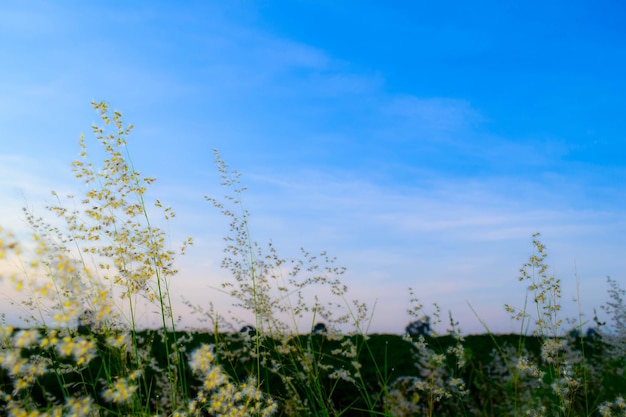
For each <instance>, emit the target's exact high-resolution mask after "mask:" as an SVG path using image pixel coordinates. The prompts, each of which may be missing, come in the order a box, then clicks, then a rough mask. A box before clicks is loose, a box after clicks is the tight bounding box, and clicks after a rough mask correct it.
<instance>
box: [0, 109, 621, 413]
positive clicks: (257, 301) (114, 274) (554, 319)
mask: <svg viewBox="0 0 626 417" xmlns="http://www.w3.org/2000/svg"><path fill="white" fill-rule="evenodd" d="M93 105H94V108H95V109H96V110H97V111H98V112H99V113H100V115H101V117H102V123H103V126H102V127H100V126H94V127H93V132H94V134H95V136H96V138H97V141H98V143H99V145H100V146H101V148H102V150H103V151H104V153H105V155H106V156H105V158H104V159H103V161H102V162H95V161H91V160H90V159H89V155H88V146H87V143H86V141H85V139H84V138H82V139H81V142H80V146H81V150H82V151H81V152H82V153H81V158H80V159H79V160H77V161H74V163H73V167H74V172H75V175H76V178H77V179H78V180H79V181H80V182H82V183H83V184H84V185H85V187H86V190H87V191H86V192H85V195H84V196H81V197H79V198H77V197H68V199H65V198H61V197H58V204H57V205H53V206H51V207H49V210H50V212H51V214H53V216H54V217H53V218H54V219H55V220H54V222H50V221H48V220H46V219H44V218H38V217H37V218H36V217H34V216H33V215H32V214H30V213H29V212H28V211H26V220H27V221H28V222H29V224H30V226H31V228H32V230H33V240H32V241H29V242H24V241H18V240H16V238H15V237H14V236H13V235H12V234H11V233H10V232H9V231H6V230H4V229H0V262H2V267H3V271H4V272H3V275H2V281H3V282H4V283H6V284H10V285H12V286H13V287H14V288H15V290H16V291H19V292H21V293H22V294H23V295H24V299H23V301H22V306H23V307H24V309H25V311H27V312H28V314H27V316H25V317H24V319H25V320H28V323H29V327H28V328H24V329H15V328H12V327H11V326H8V325H7V324H4V323H3V325H2V327H0V347H1V350H0V377H1V379H0V407H1V410H2V415H9V416H156V415H159V416H188V415H189V416H196V415H197V416H200V415H210V416H269V415H284V416H341V415H345V416H357V415H358V416H360V415H367V416H505V415H506V416H509V415H512V416H534V415H536V416H540V415H541V416H624V415H626V403H625V402H624V399H623V397H622V396H623V394H624V393H626V379H625V378H626V377H625V375H624V367H625V366H626V363H625V362H626V350H625V349H626V326H625V324H626V307H625V306H624V302H623V299H624V296H625V291H624V290H623V289H622V288H621V287H620V285H619V284H618V282H617V281H615V280H611V279H609V280H608V301H607V303H606V305H605V306H603V309H604V312H605V313H606V315H607V316H608V317H610V319H611V321H610V322H609V323H601V322H600V321H599V320H597V319H596V320H595V321H594V322H593V323H582V322H580V320H577V319H576V318H575V319H574V320H573V321H570V320H568V319H569V318H566V317H565V318H564V317H561V304H560V303H561V283H560V280H559V279H558V278H557V277H555V276H553V275H550V274H549V273H548V266H547V264H546V262H545V260H546V256H547V253H546V248H545V246H544V245H543V244H542V243H541V240H540V238H539V235H536V236H534V241H533V254H532V256H531V257H530V258H529V259H528V261H527V262H525V263H523V265H522V268H521V269H520V276H519V280H520V281H522V285H524V287H525V288H527V289H528V293H527V299H526V300H527V303H526V305H525V306H524V307H523V308H522V309H521V310H520V309H516V308H513V307H511V306H508V305H507V306H506V310H507V312H508V314H510V316H511V319H512V320H517V321H519V324H520V329H522V331H521V333H522V334H519V335H494V334H491V333H489V331H488V330H487V329H488V323H485V327H486V331H485V334H484V335H480V336H464V335H463V334H462V332H461V330H460V329H459V327H458V324H457V323H456V322H455V321H454V319H453V318H452V317H450V320H449V324H448V325H447V327H448V330H447V331H445V332H443V334H437V333H433V334H429V333H427V332H425V333H424V334H419V333H416V334H412V335H408V334H407V335H405V336H398V335H367V334H366V332H365V331H364V330H363V329H365V328H366V324H367V321H368V319H369V318H370V317H369V312H368V308H367V307H368V306H366V305H365V304H363V303H360V302H359V301H357V300H354V301H352V300H348V298H347V297H348V293H347V291H348V289H347V288H346V287H345V286H344V285H343V283H342V280H341V278H342V274H343V272H344V269H343V268H341V267H339V266H337V265H336V264H335V262H334V259H333V258H332V257H330V256H329V255H327V254H326V253H322V254H319V255H313V254H310V253H307V252H305V251H303V252H302V257H301V258H300V259H297V260H286V259H283V258H282V257H281V256H280V255H279V254H278V252H277V250H276V249H275V248H274V247H273V246H272V245H271V244H270V245H265V246H264V245H260V244H258V243H257V242H255V241H253V240H252V239H251V238H250V235H249V231H248V213H247V211H246V210H245V209H243V208H242V193H243V191H244V189H243V187H242V186H241V185H240V184H239V182H238V177H237V174H236V173H234V172H232V171H230V170H229V168H228V166H227V165H226V164H225V163H224V161H222V160H221V158H219V155H218V154H217V153H216V163H217V168H218V170H219V171H220V173H221V175H222V179H223V184H224V186H225V188H226V190H227V191H228V195H227V197H226V198H224V199H223V200H219V199H215V198H211V197H207V200H208V201H209V202H211V203H212V204H213V206H214V207H215V208H216V209H217V210H219V211H221V212H222V213H223V214H224V215H225V216H226V219H227V221H228V222H229V223H230V226H231V234H230V235H229V236H227V237H226V248H225V254H224V261H223V267H224V268H226V269H227V270H229V271H230V272H231V273H232V280H231V281H229V282H226V283H225V284H224V289H225V291H227V292H228V294H229V295H230V296H232V297H233V298H234V299H235V300H236V304H237V305H238V306H239V307H240V308H244V309H246V310H248V311H249V312H250V313H251V314H252V317H254V325H253V326H251V327H248V328H246V330H245V331H239V328H240V326H241V323H240V322H238V321H237V318H236V317H232V318H228V317H224V316H221V315H219V314H218V313H216V312H215V311H213V310H212V309H210V308H209V309H208V311H206V312H205V311H204V310H203V307H202V306H191V307H192V308H195V310H196V311H198V312H200V313H201V314H203V315H204V316H205V318H206V320H207V321H208V322H209V323H211V325H212V331H211V332H205V333H190V332H185V331H183V329H178V328H177V322H176V320H175V314H174V312H173V311H172V305H173V304H172V301H171V298H170V291H169V283H170V279H171V278H172V277H173V276H175V275H176V273H177V271H176V270H175V268H174V261H175V258H176V256H178V255H181V254H184V252H185V250H186V248H187V247H188V246H189V245H191V244H193V240H192V239H191V238H189V239H187V240H186V241H184V242H183V243H182V245H181V247H180V250H179V252H178V253H176V252H174V251H172V250H170V249H167V248H169V247H170V245H169V243H168V235H167V234H166V233H165V232H164V231H163V230H161V229H160V228H158V227H156V226H155V219H156V218H159V219H160V221H161V220H165V221H169V219H171V218H172V217H173V216H174V212H173V211H172V210H171V209H170V208H164V207H163V206H162V204H161V202H160V201H158V200H157V201H156V202H154V203H150V204H149V203H147V202H146V201H145V199H144V197H145V193H146V190H147V189H148V187H149V186H150V184H152V183H153V182H154V179H152V178H147V177H142V176H141V175H140V174H139V172H138V171H136V170H135V168H134V167H133V164H132V160H131V159H130V156H129V153H128V150H127V147H126V138H127V136H128V135H129V134H130V132H131V130H132V126H126V125H125V124H124V123H123V121H122V116H121V114H119V113H118V112H113V113H111V112H110V111H109V109H108V107H107V105H106V104H104V103H94V104H93ZM68 207H72V208H71V209H70V208H68ZM154 216H157V217H154ZM59 220H60V221H61V224H62V225H61V226H58V224H59ZM317 294H325V296H324V298H323V299H322V297H321V296H320V298H318V297H316V296H315V295H317ZM407 294H409V295H411V296H412V301H411V302H412V304H411V305H409V306H407V308H408V310H409V312H410V314H412V316H413V318H414V319H415V320H421V321H422V322H425V321H426V320H427V315H426V313H425V312H424V309H423V307H422V305H421V304H420V302H419V300H418V299H417V298H416V297H415V296H413V291H412V290H410V289H407ZM311 295H313V296H311ZM138 300H141V302H148V303H151V304H152V305H153V306H155V307H156V310H157V311H158V312H159V321H160V323H161V328H160V329H159V330H151V331H147V330H142V329H141V328H140V327H139V324H138V322H137V315H136V310H137V303H138ZM504 314H507V313H504ZM305 317H313V318H314V320H313V322H312V326H311V327H313V324H314V323H316V322H320V323H324V326H323V329H322V330H320V331H318V332H316V333H315V334H302V332H301V331H300V329H298V328H297V326H296V325H295V324H294V323H297V322H299V321H301V320H302V319H303V318H305ZM428 319H429V320H431V323H432V324H433V327H434V328H438V327H441V326H442V319H441V317H440V313H439V312H438V309H437V308H435V313H432V314H430V317H428ZM443 326H444V327H446V326H445V324H444V325H443ZM346 328H348V329H349V330H346ZM589 329H591V330H589ZM305 333H307V332H305Z"/></svg>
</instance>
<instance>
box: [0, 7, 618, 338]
mask: <svg viewBox="0 0 626 417" xmlns="http://www.w3.org/2000/svg"><path fill="white" fill-rule="evenodd" d="M625 19H626V5H624V4H623V3H622V2H618V1H595V2H584V1H567V2H566V1H555V2H539V1H530V2H523V3H520V2H512V1H484V2H470V3H468V2H460V1H456V2H455V1H442V2H425V1H415V2H413V1H397V2H371V1H359V2H356V1H342V2H330V1H291V2H279V1H256V2H255V1H228V2H227V1H215V2H204V1H188V2H176V3H174V2H164V1H150V2H148V1H141V2H122V1H112V2H107V3H106V4H103V3H97V2H79V1H55V2H49V1H5V2H2V4H1V5H0V63H1V64H0V145H1V146H2V152H1V153H0V199H1V200H2V202H3V204H2V207H0V225H1V226H3V227H5V228H7V229H10V230H14V231H16V232H18V233H20V232H23V231H25V230H26V228H25V225H24V223H23V221H22V220H20V219H21V218H22V212H21V207H22V206H23V205H24V204H27V205H28V206H29V207H32V208H33V209H34V210H35V212H36V213H38V214H40V215H42V214H45V210H44V207H45V205H46V203H49V202H51V196H50V191H51V190H56V191H58V192H60V193H62V192H64V191H67V192H75V190H76V185H77V183H76V182H75V181H74V180H73V179H72V175H71V161H72V160H73V159H74V158H75V157H76V156H77V155H78V153H79V150H78V146H77V143H78V138H79V135H80V133H83V132H84V133H85V134H86V136H87V139H88V140H91V139H92V136H91V133H90V126H91V125H92V123H94V122H98V116H97V114H96V113H95V112H94V111H93V110H92V109H91V106H90V104H89V103H90V101H92V100H104V101H106V102H108V103H109V104H110V105H111V107H112V108H114V109H117V110H119V111H121V112H122V113H123V115H124V118H125V120H126V121H127V122H129V123H132V124H134V125H135V127H136V128H135V131H134V132H133V134H132V136H131V138H130V143H129V148H130V151H131V153H132V157H133V161H134V164H135V166H136V167H137V169H138V170H139V171H140V172H141V173H142V174H145V175H149V176H155V177H157V178H158V181H157V183H156V184H155V187H154V190H153V192H154V195H156V196H158V198H160V199H161V201H163V202H164V203H165V204H168V205H171V206H173V207H174V209H175V210H176V212H177V215H178V216H177V218H176V219H175V222H173V223H172V224H171V227H172V237H173V239H174V240H176V239H178V240H182V239H183V238H184V237H186V236H187V235H191V236H193V237H194V239H195V240H196V245H195V246H194V247H192V248H191V249H190V251H189V253H188V255H186V257H185V258H184V259H183V260H181V273H180V276H179V277H178V280H177V281H176V283H175V284H174V287H175V290H176V292H177V294H175V295H174V296H175V297H179V295H180V294H184V295H185V296H186V297H187V298H189V299H191V300H192V301H193V302H195V303H198V304H203V305H205V306H206V304H207V303H208V301H214V302H215V303H216V305H221V304H224V305H225V304H226V303H227V301H226V300H225V299H224V296H223V295H222V294H221V293H219V292H218V291H215V290H214V287H216V286H218V285H219V282H220V280H222V279H223V278H225V277H226V276H227V274H226V272H225V271H221V270H220V269H219V262H220V259H221V256H222V254H221V249H220V247H221V245H222V242H221V237H222V235H223V234H224V233H225V232H226V231H227V229H228V224H227V220H225V219H221V218H220V217H219V216H218V215H217V214H216V213H215V211H214V210H212V208H211V206H210V205H209V204H207V203H206V202H205V201H204V199H203V196H204V195H205V194H211V195H217V196H219V195H221V194H223V191H222V190H221V189H220V186H219V183H220V180H219V176H218V174H217V171H216V169H215V166H214V163H213V154H212V150H213V149H214V148H216V149H218V150H219V152H220V154H221V156H222V157H223V158H224V159H225V161H226V162H227V163H228V164H229V166H230V167H231V168H233V169H236V170H238V171H239V172H240V173H241V174H242V182H243V183H244V185H246V186H247V187H248V191H247V193H246V195H245V196H244V199H245V204H246V206H247V208H248V209H249V210H250V211H251V213H252V217H251V219H250V220H251V222H252V232H253V238H255V239H256V240H258V241H259V242H260V243H264V242H268V241H270V240H271V241H272V242H273V244H274V245H275V246H276V247H277V249H278V250H279V252H281V253H284V254H285V256H287V257H290V256H296V255H297V250H298V248H300V247H305V248H306V249H308V250H310V251H311V252H320V251H323V250H327V251H328V252H329V253H330V254H332V255H334V256H337V258H338V263H339V264H341V265H344V266H346V267H347V273H346V275H345V277H344V279H345V283H346V284H347V285H348V286H349V287H350V289H351V291H350V294H351V295H350V297H356V298H359V299H361V300H362V301H365V302H367V303H368V304H370V305H371V306H373V305H374V304H375V311H374V316H373V319H372V323H371V326H370V332H378V333H401V332H402V331H403V330H404V327H405V326H406V325H407V323H408V322H409V321H410V320H411V318H410V317H409V316H408V314H407V313H406V310H407V309H408V308H409V307H410V304H409V295H408V291H407V288H408V287H413V288H415V289H416V292H417V295H418V297H419V298H420V300H421V301H422V302H423V303H424V304H425V305H426V307H427V309H428V308H429V306H430V304H432V303H433V302H437V303H439V304H440V306H441V308H442V310H443V311H444V314H445V312H446V311H447V310H452V312H453V315H454V317H455V318H456V319H457V320H458V321H459V322H460V325H461V328H462V329H463V330H464V331H465V332H466V333H481V332H483V331H484V329H483V328H482V327H481V324H480V322H479V320H478V319H477V318H476V317H475V316H474V313H473V312H472V310H471V309H470V307H469V306H468V303H469V304H471V306H472V307H473V308H474V309H475V310H476V312H477V313H478V314H479V316H480V317H481V319H483V320H484V321H485V322H486V323H487V324H488V325H489V327H490V328H491V330H493V331H496V332H515V331H517V330H519V327H518V324H517V323H512V322H511V321H510V320H509V319H508V315H507V313H505V311H504V307H503V305H504V303H509V304H512V305H517V306H521V305H522V304H523V302H524V293H525V288H526V286H527V284H524V283H519V282H518V281H517V277H518V273H519V269H520V267H521V266H522V264H523V263H524V262H526V260H527V259H528V256H529V255H530V254H531V251H532V245H531V242H532V234H533V233H534V232H541V234H542V240H543V242H544V243H545V244H546V245H547V250H548V253H549V257H548V259H547V261H548V263H550V264H551V265H553V267H554V269H553V271H554V273H555V274H556V275H557V276H558V277H559V278H561V279H562V281H563V307H564V316H569V317H573V316H576V315H577V314H578V303H576V302H574V301H573V299H574V298H576V297H577V293H578V290H577V278H578V280H579V286H580V290H579V293H580V299H581V300H580V301H581V304H580V305H581V306H582V311H583V312H584V314H585V316H584V317H585V319H586V320H591V318H592V316H593V309H594V308H599V307H600V305H602V304H604V303H605V302H606V301H607V295H606V294H607V288H608V287H607V285H606V277H607V276H610V277H612V278H613V279H615V280H617V281H618V282H619V283H621V284H622V287H626V278H625V277H626V275H625V273H626V256H624V248H625V247H626V246H625V244H626V210H625V205H624V203H625V202H626V198H625V193H624V191H625V190H626V122H624V117H623V113H624V109H626V77H624V74H626V25H625V24H624V22H625ZM90 146H92V147H95V146H96V145H95V143H94V142H93V141H92V142H90ZM1 302H2V303H3V304H2V305H3V306H5V308H8V307H6V305H7V304H6V301H5V300H2V301H1ZM3 311H4V308H3ZM177 314H181V315H183V316H185V317H187V315H188V313H187V312H186V311H185V310H184V308H183V307H181V309H180V310H179V311H178V312H177ZM444 319H445V317H444ZM442 330H445V326H442Z"/></svg>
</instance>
